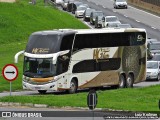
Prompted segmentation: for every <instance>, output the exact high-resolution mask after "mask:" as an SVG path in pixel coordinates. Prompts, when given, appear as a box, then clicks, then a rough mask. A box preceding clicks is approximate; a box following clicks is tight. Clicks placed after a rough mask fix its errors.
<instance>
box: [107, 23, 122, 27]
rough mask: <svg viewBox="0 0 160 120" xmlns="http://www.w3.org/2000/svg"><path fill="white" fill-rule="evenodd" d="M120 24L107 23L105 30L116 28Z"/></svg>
mask: <svg viewBox="0 0 160 120" xmlns="http://www.w3.org/2000/svg"><path fill="white" fill-rule="evenodd" d="M119 24H120V23H114V22H109V23H108V24H107V26H106V28H118V25H119Z"/></svg>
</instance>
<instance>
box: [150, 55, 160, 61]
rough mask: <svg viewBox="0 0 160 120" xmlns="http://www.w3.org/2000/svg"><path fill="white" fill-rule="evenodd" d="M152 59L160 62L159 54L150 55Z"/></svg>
mask: <svg viewBox="0 0 160 120" xmlns="http://www.w3.org/2000/svg"><path fill="white" fill-rule="evenodd" d="M152 61H159V62H160V54H155V55H154V56H153V57H152Z"/></svg>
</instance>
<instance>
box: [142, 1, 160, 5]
mask: <svg viewBox="0 0 160 120" xmlns="http://www.w3.org/2000/svg"><path fill="white" fill-rule="evenodd" d="M141 1H143V2H146V3H150V4H153V5H156V6H160V0H141Z"/></svg>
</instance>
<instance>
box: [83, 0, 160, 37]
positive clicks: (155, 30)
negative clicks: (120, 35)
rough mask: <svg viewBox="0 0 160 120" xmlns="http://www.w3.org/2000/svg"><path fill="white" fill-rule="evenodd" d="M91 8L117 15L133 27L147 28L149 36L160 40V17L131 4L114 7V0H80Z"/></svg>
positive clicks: (106, 13)
mask: <svg viewBox="0 0 160 120" xmlns="http://www.w3.org/2000/svg"><path fill="white" fill-rule="evenodd" d="M80 1H81V2H83V3H86V4H88V5H89V6H90V7H91V8H94V9H96V10H100V11H103V13H104V15H115V16H117V17H118V18H119V19H120V21H121V22H122V23H129V24H130V25H131V26H132V27H137V28H145V29H146V31H147V34H148V38H156V39H157V40H160V35H159V34H160V17H158V16H155V15H153V14H150V13H147V12H144V11H142V10H139V9H136V8H134V7H131V6H129V7H128V9H114V8H113V1H112V0H80Z"/></svg>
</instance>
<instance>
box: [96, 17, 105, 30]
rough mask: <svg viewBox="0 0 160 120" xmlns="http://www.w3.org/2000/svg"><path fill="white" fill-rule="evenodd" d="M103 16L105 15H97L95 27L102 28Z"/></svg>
mask: <svg viewBox="0 0 160 120" xmlns="http://www.w3.org/2000/svg"><path fill="white" fill-rule="evenodd" d="M102 18H103V16H97V17H96V20H95V28H102Z"/></svg>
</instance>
